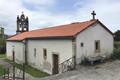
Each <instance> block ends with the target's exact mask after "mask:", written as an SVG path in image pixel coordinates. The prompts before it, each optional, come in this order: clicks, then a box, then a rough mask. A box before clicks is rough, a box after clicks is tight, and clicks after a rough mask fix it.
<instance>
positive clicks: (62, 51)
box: [28, 40, 73, 74]
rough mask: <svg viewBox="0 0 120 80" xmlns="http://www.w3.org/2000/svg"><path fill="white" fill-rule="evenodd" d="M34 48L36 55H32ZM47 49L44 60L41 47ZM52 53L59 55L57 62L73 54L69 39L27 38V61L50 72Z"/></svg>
mask: <svg viewBox="0 0 120 80" xmlns="http://www.w3.org/2000/svg"><path fill="white" fill-rule="evenodd" d="M34 48H36V57H35V56H34ZM44 48H45V49H47V59H46V60H44V57H43V49H44ZM52 54H58V55H59V64H60V63H62V62H64V61H65V60H67V59H69V58H71V57H72V56H73V52H72V41H71V40H28V63H29V64H30V65H31V66H33V67H35V68H37V69H40V70H43V71H45V72H47V73H49V74H52V67H53V66H52Z"/></svg>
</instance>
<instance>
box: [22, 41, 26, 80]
mask: <svg viewBox="0 0 120 80" xmlns="http://www.w3.org/2000/svg"><path fill="white" fill-rule="evenodd" d="M23 45H24V50H23V51H24V52H23V54H24V56H23V57H24V61H23V64H22V65H23V80H25V64H27V49H26V40H23Z"/></svg>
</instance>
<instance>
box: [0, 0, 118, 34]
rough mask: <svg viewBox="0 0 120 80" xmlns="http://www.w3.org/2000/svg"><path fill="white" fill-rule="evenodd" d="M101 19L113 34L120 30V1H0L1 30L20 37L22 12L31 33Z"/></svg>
mask: <svg viewBox="0 0 120 80" xmlns="http://www.w3.org/2000/svg"><path fill="white" fill-rule="evenodd" d="M93 10H95V12H96V19H99V20H100V21H101V22H102V23H103V24H104V25H106V26H107V28H108V29H110V30H111V31H112V32H115V31H116V30H118V29H120V0H0V26H2V27H4V28H5V33H6V34H8V35H13V34H15V33H16V18H17V15H21V14H22V11H23V12H24V14H25V15H26V16H28V18H29V28H30V30H34V29H40V28H45V27H52V26H56V25H62V24H69V23H72V22H82V21H87V20H90V19H92V15H91V12H92V11H93Z"/></svg>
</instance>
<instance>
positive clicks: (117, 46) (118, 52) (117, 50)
mask: <svg viewBox="0 0 120 80" xmlns="http://www.w3.org/2000/svg"><path fill="white" fill-rule="evenodd" d="M111 58H112V59H114V60H115V59H119V60H120V41H115V42H114V52H113V54H111Z"/></svg>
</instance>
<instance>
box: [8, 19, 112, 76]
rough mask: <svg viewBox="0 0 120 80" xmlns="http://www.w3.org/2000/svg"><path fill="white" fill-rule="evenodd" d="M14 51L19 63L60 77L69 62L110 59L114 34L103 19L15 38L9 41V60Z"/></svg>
mask: <svg viewBox="0 0 120 80" xmlns="http://www.w3.org/2000/svg"><path fill="white" fill-rule="evenodd" d="M13 51H14V53H15V61H16V62H17V63H23V62H25V63H26V64H29V65H31V66H32V67H34V68H37V69H39V70H42V71H44V72H47V73H49V74H56V73H61V72H62V71H63V70H62V69H63V66H64V67H65V65H62V64H64V63H65V62H66V61H68V60H71V62H72V61H73V65H77V64H79V63H81V61H82V60H83V59H84V57H87V58H90V59H91V58H93V57H98V56H101V57H104V58H106V57H110V56H111V53H112V52H113V34H112V32H111V31H110V30H109V29H108V28H107V27H106V26H105V25H103V24H102V23H101V22H100V21H99V20H97V19H92V20H89V21H84V22H77V23H71V24H66V25H60V26H56V27H51V28H44V29H38V30H33V31H28V32H24V33H21V34H18V35H15V36H13V37H11V38H9V39H8V40H7V58H8V59H12V57H13V56H12V54H13ZM72 59H73V60H72ZM67 67H69V66H67Z"/></svg>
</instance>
